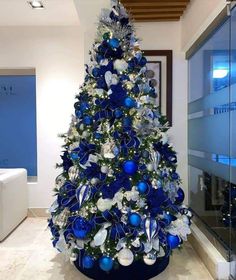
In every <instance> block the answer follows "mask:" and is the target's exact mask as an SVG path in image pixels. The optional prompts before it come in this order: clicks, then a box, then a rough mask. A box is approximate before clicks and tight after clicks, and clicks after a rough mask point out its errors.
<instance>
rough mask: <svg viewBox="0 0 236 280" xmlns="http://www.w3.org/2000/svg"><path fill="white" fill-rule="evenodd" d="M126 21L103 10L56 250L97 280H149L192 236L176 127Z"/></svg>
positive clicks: (73, 131) (75, 121) (66, 164)
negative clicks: (172, 132) (171, 136)
mask: <svg viewBox="0 0 236 280" xmlns="http://www.w3.org/2000/svg"><path fill="white" fill-rule="evenodd" d="M146 62H147V61H146V59H145V57H144V56H143V54H142V52H141V50H140V48H139V43H138V40H137V38H136V37H135V34H134V29H133V26H132V24H131V23H130V21H129V17H128V14H127V12H126V11H125V9H124V7H123V6H122V4H120V3H119V2H118V1H114V0H113V1H112V9H111V10H103V11H102V15H101V18H100V23H99V26H98V32H97V38H96V41H95V43H94V45H93V49H92V51H91V63H90V65H89V66H87V67H86V77H85V82H84V84H83V85H82V87H81V89H80V93H79V94H78V95H77V96H76V98H77V102H76V103H75V105H74V107H75V116H74V117H73V118H72V122H71V126H70V129H69V131H68V133H67V134H65V135H63V137H64V141H65V145H64V146H63V147H64V152H63V155H62V161H63V162H62V164H61V165H60V166H59V167H61V168H63V172H62V174H61V175H59V176H58V178H57V179H56V189H55V191H56V201H55V202H54V203H53V205H52V206H51V209H50V212H51V219H50V220H49V227H50V228H51V232H52V235H53V245H54V246H55V247H56V248H57V249H58V250H59V251H61V252H64V253H65V254H66V255H68V256H69V258H70V260H71V261H72V262H74V264H75V265H76V267H77V268H78V269H79V270H80V271H82V272H83V273H84V274H86V275H87V276H89V277H90V278H93V279H120V278H121V277H123V279H132V277H134V278H135V279H136V280H137V279H142V280H144V279H150V278H151V277H153V276H155V275H157V274H159V273H160V272H161V271H163V270H164V269H165V267H166V266H167V265H168V262H169V255H170V252H171V250H172V249H175V248H177V247H180V245H181V243H182V241H183V240H186V236H187V234H189V233H190V229H189V226H190V219H191V213H190V211H189V210H188V209H187V208H186V207H185V206H184V205H182V202H183V200H184V193H183V190H182V189H181V188H180V183H181V180H180V178H179V175H178V173H177V172H176V168H177V158H176V152H175V151H174V150H173V148H172V146H171V145H170V144H169V143H168V137H167V135H166V131H167V129H168V123H167V122H166V121H165V118H164V117H162V116H161V115H160V113H159V110H158V107H157V105H156V102H155V100H156V93H155V89H154V87H152V84H149V83H148V77H147V67H146Z"/></svg>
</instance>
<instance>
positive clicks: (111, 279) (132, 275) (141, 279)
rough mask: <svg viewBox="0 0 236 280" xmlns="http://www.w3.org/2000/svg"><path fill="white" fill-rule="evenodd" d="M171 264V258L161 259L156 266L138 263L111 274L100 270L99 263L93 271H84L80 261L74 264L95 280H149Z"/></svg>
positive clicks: (113, 271) (114, 270) (120, 268)
mask: <svg viewBox="0 0 236 280" xmlns="http://www.w3.org/2000/svg"><path fill="white" fill-rule="evenodd" d="M168 264H169V257H164V258H159V259H157V261H156V262H155V264H154V265H146V264H145V263H144V262H143V261H136V262H134V263H133V264H132V265H130V266H127V267H125V266H121V265H120V266H119V267H118V269H112V270H111V271H110V272H109V273H107V272H105V271H103V270H101V269H100V267H99V265H98V262H96V263H95V265H94V267H93V268H91V269H84V268H83V267H82V266H80V261H79V259H77V261H75V262H74V265H75V266H76V268H77V269H78V270H79V271H80V272H81V273H82V274H84V275H86V276H87V277H89V278H90V279H93V280H130V279H135V280H149V279H151V278H153V277H155V276H157V275H159V274H160V273H161V272H163V271H164V270H165V269H166V267H167V266H168Z"/></svg>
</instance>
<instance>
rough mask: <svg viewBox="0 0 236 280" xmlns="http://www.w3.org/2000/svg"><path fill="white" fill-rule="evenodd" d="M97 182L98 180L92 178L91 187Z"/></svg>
mask: <svg viewBox="0 0 236 280" xmlns="http://www.w3.org/2000/svg"><path fill="white" fill-rule="evenodd" d="M98 182H99V179H98V178H92V179H91V184H92V185H93V186H95V185H96V184H97V183H98Z"/></svg>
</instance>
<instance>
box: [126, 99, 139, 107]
mask: <svg viewBox="0 0 236 280" xmlns="http://www.w3.org/2000/svg"><path fill="white" fill-rule="evenodd" d="M124 105H125V107H127V108H133V107H135V106H136V102H135V100H134V99H133V98H131V97H126V98H125V101H124Z"/></svg>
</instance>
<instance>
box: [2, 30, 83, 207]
mask: <svg viewBox="0 0 236 280" xmlns="http://www.w3.org/2000/svg"><path fill="white" fill-rule="evenodd" d="M0 34H1V36H0V50H1V51H0V68H18V67H19V68H21V67H35V68H36V76H37V80H36V83H37V142H38V143H37V145H38V182H37V183H36V184H29V207H36V208H37V207H48V206H49V205H50V203H51V201H52V200H53V197H52V194H53V192H52V189H53V187H54V180H55V177H56V175H57V174H58V172H59V171H58V170H55V168H54V167H55V164H56V162H60V157H59V156H60V150H61V148H60V146H61V145H62V144H63V142H62V139H59V138H58V137H57V135H58V133H63V132H66V131H67V129H68V126H69V123H70V115H71V114H72V112H73V104H74V96H75V93H76V92H78V88H79V85H80V84H81V83H82V81H83V75H84V70H83V64H84V38H83V32H81V31H80V29H79V27H78V26H77V27H1V28H0ZM16 141H17V140H16Z"/></svg>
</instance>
